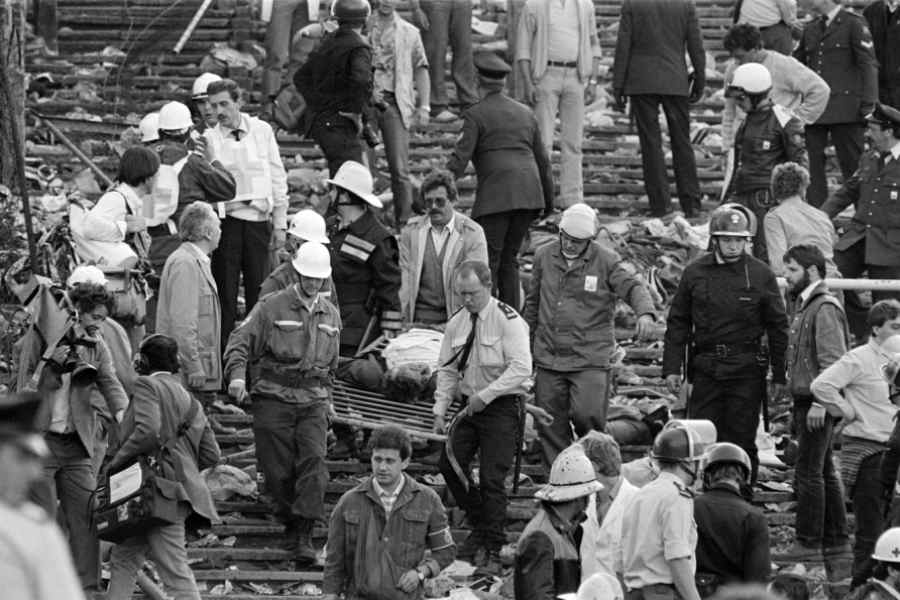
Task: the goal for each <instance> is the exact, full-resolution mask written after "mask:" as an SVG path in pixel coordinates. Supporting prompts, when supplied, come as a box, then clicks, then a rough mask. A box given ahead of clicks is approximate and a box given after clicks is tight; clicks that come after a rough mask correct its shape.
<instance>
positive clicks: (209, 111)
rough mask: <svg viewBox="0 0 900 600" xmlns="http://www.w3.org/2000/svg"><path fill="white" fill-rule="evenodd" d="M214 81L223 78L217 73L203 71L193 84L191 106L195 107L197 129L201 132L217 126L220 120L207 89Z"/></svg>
mask: <svg viewBox="0 0 900 600" xmlns="http://www.w3.org/2000/svg"><path fill="white" fill-rule="evenodd" d="M214 81H222V78H221V77H220V76H218V75H216V74H215V73H201V74H200V75H198V76H197V79H195V80H194V84H193V85H192V86H191V107H192V108H193V114H194V116H195V122H196V125H197V131H199V132H200V133H203V132H204V131H206V129H208V128H211V127H215V126H216V123H217V122H218V121H217V119H216V111H214V110H213V108H212V105H211V104H210V103H209V94H208V93H207V89H206V88H208V87H209V84H211V83H212V82H214Z"/></svg>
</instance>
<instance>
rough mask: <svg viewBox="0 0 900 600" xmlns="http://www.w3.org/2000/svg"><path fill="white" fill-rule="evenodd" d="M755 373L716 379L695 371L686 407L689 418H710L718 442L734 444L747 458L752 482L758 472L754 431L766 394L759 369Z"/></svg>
mask: <svg viewBox="0 0 900 600" xmlns="http://www.w3.org/2000/svg"><path fill="white" fill-rule="evenodd" d="M750 368H756V367H749V368H748V370H749V369H750ZM757 370H758V371H759V372H760V375H758V376H756V377H745V378H741V379H731V378H729V379H719V378H716V377H713V376H711V375H709V374H707V373H704V372H702V371H696V372H695V373H694V377H693V382H692V383H693V389H692V390H691V400H690V403H689V405H688V418H690V419H709V420H710V421H712V422H713V424H714V425H715V426H716V432H717V434H718V436H717V441H719V442H731V443H732V444H737V445H738V446H740V447H741V448H743V449H744V450H745V451H746V452H747V454H748V455H750V463H751V465H752V467H753V469H752V473H751V481H752V482H753V483H756V475H757V471H758V470H759V456H758V455H757V452H756V430H757V428H758V427H759V410H760V406H761V405H762V399H763V396H764V395H765V394H766V379H765V375H764V374H763V373H762V370H761V369H758V368H757Z"/></svg>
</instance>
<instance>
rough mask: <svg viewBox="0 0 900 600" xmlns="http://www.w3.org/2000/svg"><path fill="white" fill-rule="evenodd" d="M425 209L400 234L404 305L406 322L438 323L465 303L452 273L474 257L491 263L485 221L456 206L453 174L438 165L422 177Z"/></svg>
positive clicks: (441, 322)
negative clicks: (485, 236)
mask: <svg viewBox="0 0 900 600" xmlns="http://www.w3.org/2000/svg"><path fill="white" fill-rule="evenodd" d="M419 194H420V195H419V198H420V200H419V201H420V203H421V205H422V208H423V209H424V210H425V214H424V215H422V216H418V217H413V218H412V219H410V221H409V224H408V225H407V226H406V227H405V228H404V229H403V231H402V232H401V233H400V278H401V279H400V305H401V312H402V313H403V321H404V322H405V323H421V324H423V325H439V324H443V323H446V322H447V319H449V318H450V315H452V314H453V313H454V312H456V310H457V309H458V308H459V307H460V306H462V299H461V298H460V297H459V295H458V294H457V293H456V291H455V290H454V289H453V286H452V282H453V273H454V272H455V271H456V269H457V267H459V265H461V264H462V263H464V262H466V261H470V260H477V261H479V262H485V263H486V262H487V261H488V255H487V241H485V239H484V230H483V229H482V228H481V225H479V224H478V223H476V222H475V221H473V220H472V219H470V218H469V217H467V216H466V215H464V214H462V213H461V212H457V211H456V210H455V205H456V199H457V197H458V195H457V191H456V184H455V183H454V181H453V175H451V174H450V173H449V172H447V171H443V170H436V171H432V172H431V173H429V175H428V176H427V177H426V178H425V181H423V182H422V188H421V191H420V192H419Z"/></svg>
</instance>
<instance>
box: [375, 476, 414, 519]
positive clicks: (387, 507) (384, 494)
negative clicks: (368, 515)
mask: <svg viewBox="0 0 900 600" xmlns="http://www.w3.org/2000/svg"><path fill="white" fill-rule="evenodd" d="M404 483H406V478H405V477H401V478H400V483H398V484H397V487H395V488H394V491H392V492H389V491H387V490H385V489H384V488H383V487H381V486H380V485H378V480H377V479H375V478H374V477H373V478H372V487H373V488H375V493H376V494H378V499H379V500H381V505H382V506H383V507H384V514H385V515H390V514H391V511H392V510H393V509H394V503H396V502H397V498H399V497H400V492H401V491H403V484H404Z"/></svg>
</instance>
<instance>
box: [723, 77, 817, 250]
mask: <svg viewBox="0 0 900 600" xmlns="http://www.w3.org/2000/svg"><path fill="white" fill-rule="evenodd" d="M771 91H772V76H771V75H770V74H769V70H768V69H767V68H766V67H764V66H763V65H761V64H759V63H747V64H744V65H741V66H739V67H738V68H737V69H735V71H734V78H733V79H732V81H731V85H729V86H728V88H727V89H726V91H725V95H726V96H727V97H729V98H734V99H735V102H736V103H737V105H738V107H739V108H740V109H741V110H742V111H744V113H745V114H746V116H745V117H744V120H743V121H742V122H741V125H740V127H739V128H738V130H737V134H736V135H735V137H734V172H733V174H732V176H731V180H730V181H727V182H726V185H727V186H728V194H727V195H728V197H729V199H730V201H732V202H737V203H738V204H741V205H742V206H746V207H747V208H749V209H750V210H752V211H753V213H754V214H755V215H756V222H757V223H758V224H760V226H759V227H757V228H756V235H755V236H754V238H753V255H754V256H755V257H756V258H758V259H760V260H761V261H763V262H768V253H767V251H766V240H765V229H763V227H762V226H761V225H762V223H763V220H764V219H765V217H766V213H767V212H768V211H769V209H770V208H772V207H774V206H775V200H774V199H773V198H772V191H771V180H772V170H773V169H774V168H775V167H776V166H777V165H779V164H782V163H785V162H794V163H797V164H799V165H801V166H803V167H808V166H809V159H808V158H807V156H806V143H805V140H804V135H803V123H802V122H801V121H800V119H798V118H796V117H794V116H792V115H791V113H790V112H789V111H788V110H787V109H786V108H784V107H781V106H779V105H777V104H774V103H773V102H772V99H771V98H770V97H769V93H770V92H771Z"/></svg>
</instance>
